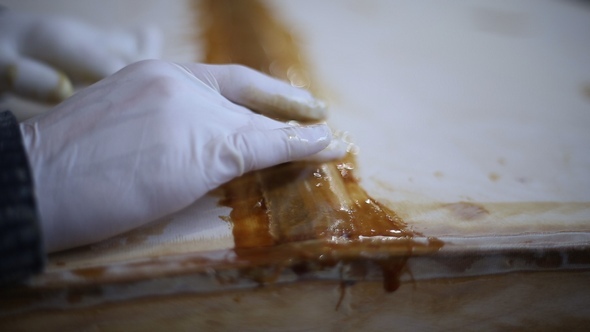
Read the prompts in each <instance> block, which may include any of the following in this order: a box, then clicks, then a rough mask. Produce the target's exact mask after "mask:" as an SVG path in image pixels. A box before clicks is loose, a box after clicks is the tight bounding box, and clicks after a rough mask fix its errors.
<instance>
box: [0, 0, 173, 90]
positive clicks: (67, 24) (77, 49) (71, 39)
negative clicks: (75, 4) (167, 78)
mask: <svg viewBox="0 0 590 332" xmlns="http://www.w3.org/2000/svg"><path fill="white" fill-rule="evenodd" d="M160 44H161V36H160V33H159V31H158V30H156V29H155V28H150V27H142V28H138V29H136V30H126V31H103V30H100V29H98V28H96V27H93V26H90V25H88V24H85V23H83V22H78V21H75V20H73V19H70V18H64V17H55V16H47V15H39V14H33V13H28V12H21V11H16V10H11V9H4V10H0V92H4V91H9V92H12V93H14V94H16V95H18V96H20V97H23V98H29V99H34V100H37V101H41V102H59V101H61V100H63V99H65V98H67V97H69V96H70V95H71V94H72V90H73V89H72V82H71V81H75V82H96V81H98V80H99V79H102V78H104V77H106V76H108V75H111V74H113V73H115V72H116V71H117V70H119V69H121V68H123V67H124V66H126V65H128V64H131V63H133V62H136V61H139V60H143V59H150V58H157V57H158V56H159V53H160Z"/></svg>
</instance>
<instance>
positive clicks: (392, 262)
mask: <svg viewBox="0 0 590 332" xmlns="http://www.w3.org/2000/svg"><path fill="white" fill-rule="evenodd" d="M198 4H199V6H200V9H201V10H200V12H202V13H207V15H206V16H205V17H202V18H201V24H203V27H204V29H203V31H204V33H203V35H202V39H203V41H204V45H205V49H206V56H205V62H209V63H239V64H242V65H246V66H249V67H251V68H254V69H257V70H259V71H261V72H264V73H267V74H269V75H271V76H274V77H277V78H279V79H283V80H286V81H289V82H291V84H293V85H296V86H303V87H306V88H307V89H311V90H313V88H315V87H314V86H313V85H312V80H311V75H310V73H309V72H308V70H307V67H306V64H305V61H303V60H302V59H303V56H302V55H301V52H300V50H299V47H298V45H297V42H296V41H297V38H296V37H294V36H293V35H292V33H291V32H290V31H289V29H288V28H287V27H286V26H284V25H282V24H281V23H280V22H279V21H277V20H276V19H275V18H274V15H273V14H272V12H270V11H269V10H268V9H267V8H266V7H265V5H264V4H263V3H262V2H261V1H255V0H250V1H243V0H241V1H238V0H203V1H200V2H198ZM355 168H356V161H355V159H354V156H353V155H350V154H349V155H348V156H346V157H345V158H344V159H342V160H338V161H333V162H327V163H312V162H292V163H287V164H283V165H278V166H275V167H272V168H269V169H265V170H262V171H257V172H252V173H249V174H246V175H244V176H242V177H240V178H238V179H235V180H233V181H231V182H229V183H227V184H226V185H225V186H224V187H223V188H224V190H225V198H224V199H223V200H222V201H221V204H223V205H226V206H229V207H231V208H232V212H231V214H230V217H231V222H232V223H233V228H232V229H233V235H234V239H235V252H236V254H237V255H238V259H239V260H245V261H248V262H250V263H251V265H252V266H257V265H266V266H268V265H273V264H274V266H275V268H274V269H272V268H271V269H266V270H264V271H266V273H261V272H260V271H261V270H256V269H251V270H249V271H247V274H248V276H249V277H250V278H252V279H255V280H258V281H259V282H260V281H262V282H265V281H269V280H273V279H274V278H276V275H277V272H272V271H279V272H280V271H281V270H282V268H284V267H288V268H292V269H294V270H296V271H299V272H301V271H310V270H314V269H321V268H322V267H323V266H334V265H335V264H336V263H338V262H341V261H345V262H346V261H348V262H350V261H354V260H366V259H369V260H370V259H373V260H374V261H376V262H378V263H379V265H380V266H381V268H382V271H383V275H384V288H385V289H386V290H387V291H393V290H395V289H397V287H398V286H399V276H400V274H401V273H402V271H403V269H404V267H405V262H406V261H407V259H408V257H410V256H411V255H413V254H418V253H420V252H422V253H425V252H432V251H436V250H438V249H439V248H440V247H441V246H442V242H440V241H437V240H436V239H431V240H430V241H428V243H426V244H424V243H423V242H422V243H418V242H417V241H414V237H415V236H417V235H420V234H417V233H414V232H413V231H411V230H410V229H409V228H408V227H407V225H406V223H405V222H403V220H402V219H401V218H400V217H399V216H398V215H397V214H396V213H395V212H394V211H392V210H390V209H388V208H386V207H385V206H383V205H382V204H380V203H379V202H377V201H375V200H374V199H372V198H371V197H369V196H368V195H367V193H366V192H365V191H364V190H363V189H362V187H361V186H360V184H359V182H358V180H357V178H356V177H355V176H354V170H355ZM384 253H385V254H384ZM361 255H363V257H361ZM371 255H374V258H371ZM269 271H270V272H269Z"/></svg>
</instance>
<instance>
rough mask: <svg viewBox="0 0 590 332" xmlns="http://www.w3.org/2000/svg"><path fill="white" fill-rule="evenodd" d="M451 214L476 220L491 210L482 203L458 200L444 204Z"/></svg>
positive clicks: (464, 218)
mask: <svg viewBox="0 0 590 332" xmlns="http://www.w3.org/2000/svg"><path fill="white" fill-rule="evenodd" d="M443 207H445V208H446V209H448V210H449V211H450V212H451V214H452V215H453V216H454V217H456V218H458V219H460V220H466V221H469V220H476V219H480V218H483V217H485V216H486V215H488V214H490V212H489V211H488V210H487V209H486V208H485V207H483V206H482V205H479V204H475V203H471V202H457V203H450V204H445V205H443Z"/></svg>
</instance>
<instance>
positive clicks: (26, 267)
mask: <svg viewBox="0 0 590 332" xmlns="http://www.w3.org/2000/svg"><path fill="white" fill-rule="evenodd" d="M43 264H44V254H43V245H42V243H41V233H40V226H39V218H38V214H37V211H36V206H35V196H34V190H33V178H32V174H31V169H30V166H29V162H28V159H27V155H26V152H25V147H24V145H23V141H22V137H21V134H20V129H19V126H18V122H17V120H16V118H15V116H14V115H13V114H12V113H11V112H8V111H4V112H0V285H3V284H7V283H12V282H18V281H24V280H25V279H26V278H28V277H30V276H31V275H33V274H35V273H38V272H40V271H41V270H42V268H43Z"/></svg>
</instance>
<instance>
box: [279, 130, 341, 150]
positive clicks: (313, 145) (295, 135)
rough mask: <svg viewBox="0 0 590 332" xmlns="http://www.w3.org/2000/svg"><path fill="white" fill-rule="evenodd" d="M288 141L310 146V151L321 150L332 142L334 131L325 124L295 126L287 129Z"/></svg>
mask: <svg viewBox="0 0 590 332" xmlns="http://www.w3.org/2000/svg"><path fill="white" fill-rule="evenodd" d="M287 131H288V135H289V136H288V139H289V141H291V142H292V143H295V144H297V143H299V144H304V145H308V146H309V148H310V150H316V149H317V150H318V151H319V150H321V149H324V148H325V147H327V146H328V145H329V144H330V141H331V140H332V131H331V130H330V127H328V125H326V124H325V123H319V124H315V125H310V126H293V127H290V128H287Z"/></svg>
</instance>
